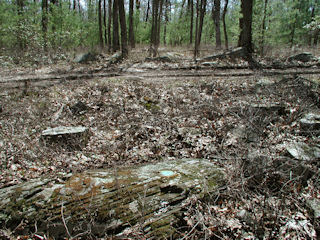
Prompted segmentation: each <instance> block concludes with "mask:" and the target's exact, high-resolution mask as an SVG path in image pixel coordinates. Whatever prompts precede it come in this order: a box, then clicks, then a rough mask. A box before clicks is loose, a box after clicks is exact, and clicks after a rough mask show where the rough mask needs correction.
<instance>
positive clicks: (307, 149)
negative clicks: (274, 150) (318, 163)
mask: <svg viewBox="0 0 320 240" xmlns="http://www.w3.org/2000/svg"><path fill="white" fill-rule="evenodd" d="M287 151H288V153H289V154H290V155H291V156H292V157H294V158H296V159H298V160H303V161H312V160H316V159H319V158H320V148H318V147H315V146H309V145H308V144H306V143H303V142H294V143H290V144H289V145H288V146H287Z"/></svg>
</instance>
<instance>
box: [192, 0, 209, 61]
mask: <svg viewBox="0 0 320 240" xmlns="http://www.w3.org/2000/svg"><path fill="white" fill-rule="evenodd" d="M199 3H200V5H199ZM206 6H207V0H201V2H199V0H197V21H196V22H197V23H196V24H197V25H198V26H197V25H196V38H195V39H196V40H195V50H194V59H196V58H197V56H198V55H199V46H200V42H201V35H202V27H203V19H204V15H205V13H206Z"/></svg>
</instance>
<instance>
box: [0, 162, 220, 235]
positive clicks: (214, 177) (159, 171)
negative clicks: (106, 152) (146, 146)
mask: <svg viewBox="0 0 320 240" xmlns="http://www.w3.org/2000/svg"><path fill="white" fill-rule="evenodd" d="M222 179H223V174H222V172H221V171H220V170H219V169H218V168H217V167H216V166H215V165H214V164H212V163H210V162H208V161H207V160H196V159H185V160H178V161H168V162H161V163H157V164H153V165H145V166H140V167H136V168H122V169H117V170H115V169H113V170H96V171H88V172H85V173H79V174H74V175H72V176H69V177H67V178H66V179H65V180H61V179H60V180H59V181H58V180H52V179H41V180H37V181H32V182H27V183H23V184H20V185H16V186H11V187H8V188H4V189H0V226H4V227H5V228H7V229H10V230H12V231H13V230H15V231H16V232H15V233H16V234H30V233H35V232H37V233H43V234H46V236H50V237H53V238H56V239H61V238H63V237H74V236H77V235H78V236H80V235H82V236H83V235H91V236H94V237H104V236H116V235H118V236H121V235H122V236H123V235H125V234H128V233H130V232H132V231H134V230H135V231H138V232H140V234H143V236H147V238H148V239H152V238H154V239H159V238H160V239H161V238H170V237H174V236H175V235H177V234H178V231H177V228H178V227H179V225H181V221H182V219H183V203H184V201H186V200H187V199H188V197H189V196H191V195H193V194H196V195H198V196H199V195H200V196H201V195H203V194H206V193H208V192H210V191H214V190H215V189H216V187H217V186H218V185H219V184H220V183H221V181H222ZM18 226H19V227H18ZM17 227H18V228H17ZM19 231H20V232H19Z"/></svg>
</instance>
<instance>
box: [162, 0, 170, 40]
mask: <svg viewBox="0 0 320 240" xmlns="http://www.w3.org/2000/svg"><path fill="white" fill-rule="evenodd" d="M169 4H170V0H165V22H164V26H163V44H164V45H166V44H167V39H166V38H167V24H168V22H169Z"/></svg>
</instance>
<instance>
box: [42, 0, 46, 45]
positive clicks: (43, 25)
mask: <svg viewBox="0 0 320 240" xmlns="http://www.w3.org/2000/svg"><path fill="white" fill-rule="evenodd" d="M41 9H42V17H41V26H42V34H43V43H44V44H43V46H44V50H45V51H47V41H48V39H47V32H48V0H42V1H41Z"/></svg>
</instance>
